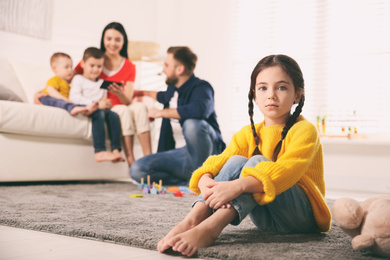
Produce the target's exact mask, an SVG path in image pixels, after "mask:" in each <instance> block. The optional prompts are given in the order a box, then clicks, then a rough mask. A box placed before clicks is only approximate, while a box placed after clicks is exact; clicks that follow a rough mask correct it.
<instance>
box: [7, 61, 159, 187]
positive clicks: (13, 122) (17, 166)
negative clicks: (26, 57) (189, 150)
mask: <svg viewBox="0 0 390 260" xmlns="http://www.w3.org/2000/svg"><path fill="white" fill-rule="evenodd" d="M143 63H144V62H138V64H137V63H136V66H137V78H136V83H135V88H136V89H143V88H146V89H148V90H150V89H151V88H152V87H154V88H155V86H156V84H152V85H151V84H150V77H148V76H147V75H148V73H150V71H153V70H157V71H158V70H160V71H161V68H160V67H156V66H157V65H156V66H155V65H153V66H151V67H152V69H150V68H149V67H150V66H149V65H145V64H143ZM144 67H146V68H149V69H146V70H145V69H144V71H146V72H144V73H143V68H144ZM148 70H149V72H148ZM0 71H1V73H0V84H1V85H3V86H6V87H8V88H9V89H11V90H12V91H13V92H14V93H15V94H17V95H18V96H19V97H20V98H21V99H22V100H23V102H14V101H5V100H0V182H26V181H64V180H102V179H104V180H110V179H118V178H128V179H130V178H129V172H128V167H127V163H111V162H101V163H97V162H95V160H94V153H93V145H92V139H91V120H90V119H89V118H88V117H85V116H82V115H78V116H75V117H72V116H70V115H69V114H68V112H66V111H65V110H63V109H59V108H54V107H48V106H43V105H35V104H33V96H34V93H36V92H37V91H39V90H41V89H43V87H44V86H45V83H46V81H47V80H48V79H49V78H50V77H52V76H53V72H52V71H51V69H50V67H49V65H47V66H39V65H32V64H25V63H22V62H18V61H10V60H7V59H3V58H1V59H0ZM145 73H146V74H145ZM142 75H144V76H142ZM145 75H146V76H145ZM152 75H157V73H156V72H153V73H152ZM141 78H143V79H144V82H146V83H142V81H141ZM145 79H146V81H145ZM148 79H149V82H148ZM153 80H154V82H155V83H156V82H158V84H159V86H160V88H164V86H163V85H162V84H161V80H162V79H161V78H158V79H155V78H154V79H153V77H152V81H153ZM156 80H157V81H156ZM143 85H145V86H143ZM143 102H146V103H147V105H148V106H149V107H150V106H157V107H159V106H160V105H159V104H157V102H153V101H152V100H149V99H146V100H145V99H144V100H143ZM160 125H161V120H155V121H154V122H153V123H152V124H151V127H152V130H151V136H152V150H153V151H156V150H157V143H158V135H159V127H160ZM107 145H108V147H109V142H108V143H107ZM134 150H135V157H136V159H137V158H139V157H141V156H142V150H141V148H140V145H139V143H138V140H137V138H135V147H134Z"/></svg>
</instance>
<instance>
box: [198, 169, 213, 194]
mask: <svg viewBox="0 0 390 260" xmlns="http://www.w3.org/2000/svg"><path fill="white" fill-rule="evenodd" d="M214 183H216V181H215V180H214V179H213V176H212V175H211V174H210V173H206V174H203V175H202V177H200V180H199V182H198V187H199V190H200V193H201V194H202V197H203V199H204V200H206V199H207V197H205V196H206V194H208V193H207V191H209V190H210V188H208V186H212V185H213V184H214Z"/></svg>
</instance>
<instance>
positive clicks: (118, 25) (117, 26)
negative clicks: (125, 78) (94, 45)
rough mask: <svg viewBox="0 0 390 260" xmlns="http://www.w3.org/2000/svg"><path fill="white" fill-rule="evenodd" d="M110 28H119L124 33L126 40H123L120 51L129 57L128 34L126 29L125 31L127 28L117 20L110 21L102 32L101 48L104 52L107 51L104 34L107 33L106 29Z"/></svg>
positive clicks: (122, 54)
mask: <svg viewBox="0 0 390 260" xmlns="http://www.w3.org/2000/svg"><path fill="white" fill-rule="evenodd" d="M108 29H115V30H117V31H118V32H120V33H121V34H122V35H123V41H124V42H123V46H122V49H121V51H120V55H121V56H122V57H125V58H129V56H128V54H127V43H128V40H127V34H126V31H125V28H123V25H122V24H120V23H117V22H112V23H109V24H108V25H107V26H106V27H105V28H104V30H103V33H102V39H101V40H100V50H102V52H106V48H105V47H104V34H105V33H106V31H107V30H108Z"/></svg>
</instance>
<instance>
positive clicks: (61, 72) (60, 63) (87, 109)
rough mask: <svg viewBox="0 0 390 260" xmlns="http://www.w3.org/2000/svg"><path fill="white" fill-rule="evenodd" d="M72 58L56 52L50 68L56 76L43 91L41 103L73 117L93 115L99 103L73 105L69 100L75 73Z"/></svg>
mask: <svg viewBox="0 0 390 260" xmlns="http://www.w3.org/2000/svg"><path fill="white" fill-rule="evenodd" d="M72 65H73V64H72V58H71V57H70V56H69V55H68V54H66V53H63V52H56V53H54V54H53V55H52V56H51V58H50V66H51V68H52V70H53V72H54V73H55V76H54V77H52V78H50V79H49V80H48V81H47V83H46V87H45V88H44V89H43V90H42V91H41V93H42V95H45V96H42V97H40V98H39V101H40V102H41V103H42V104H43V105H46V106H53V107H58V108H63V109H65V110H67V111H68V112H69V114H71V115H72V116H74V115H77V114H79V113H83V114H84V115H87V116H88V115H90V114H92V113H93V112H94V111H95V110H96V109H97V108H98V103H97V102H94V103H92V104H89V105H87V106H84V105H79V104H73V103H72V102H71V101H70V100H69V99H68V96H69V91H70V85H69V84H70V82H71V81H72V78H73V75H74V71H73V66H72Z"/></svg>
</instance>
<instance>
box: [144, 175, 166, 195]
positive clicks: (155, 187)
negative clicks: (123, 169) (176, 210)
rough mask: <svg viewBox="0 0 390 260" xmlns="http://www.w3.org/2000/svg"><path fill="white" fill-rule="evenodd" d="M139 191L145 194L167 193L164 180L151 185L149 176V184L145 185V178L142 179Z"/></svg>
mask: <svg viewBox="0 0 390 260" xmlns="http://www.w3.org/2000/svg"><path fill="white" fill-rule="evenodd" d="M138 189H139V190H142V193H143V194H152V195H158V194H165V193H167V189H166V188H164V187H163V185H162V180H160V181H159V184H156V183H155V182H153V183H152V185H151V184H150V175H148V176H147V183H144V178H141V183H139V184H138Z"/></svg>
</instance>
